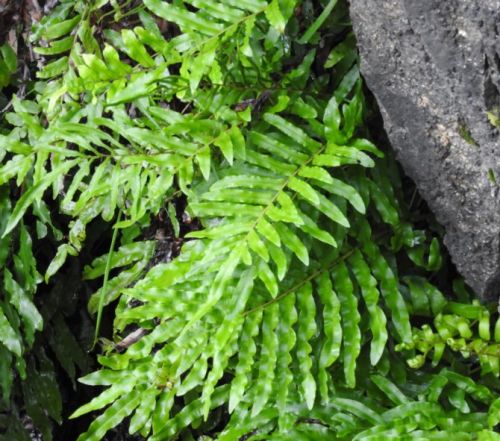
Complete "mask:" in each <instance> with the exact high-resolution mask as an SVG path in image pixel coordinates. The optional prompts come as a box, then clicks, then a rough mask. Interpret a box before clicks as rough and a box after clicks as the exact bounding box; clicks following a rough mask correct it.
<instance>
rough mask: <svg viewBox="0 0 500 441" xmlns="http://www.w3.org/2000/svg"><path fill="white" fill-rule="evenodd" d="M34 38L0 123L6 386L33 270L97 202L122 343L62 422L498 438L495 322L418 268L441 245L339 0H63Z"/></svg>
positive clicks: (98, 300)
mask: <svg viewBox="0 0 500 441" xmlns="http://www.w3.org/2000/svg"><path fill="white" fill-rule="evenodd" d="M31 39H32V42H33V43H34V45H35V46H36V47H35V48H34V51H35V53H36V54H38V55H37V58H38V60H39V66H42V67H41V68H40V69H39V70H38V71H37V80H36V81H35V82H33V84H32V85H31V89H30V90H29V94H28V96H26V97H19V96H16V95H14V96H12V99H11V102H10V110H9V112H7V113H6V114H5V121H4V125H3V127H4V128H3V131H2V135H0V160H1V168H0V185H2V186H1V187H0V232H1V233H2V239H1V240H0V263H1V264H2V267H3V269H2V270H1V271H2V272H1V275H2V278H3V290H4V291H3V292H4V294H3V297H2V303H1V304H0V377H1V378H0V380H1V383H0V386H1V388H2V392H3V396H4V401H6V402H7V401H8V400H9V399H10V398H9V396H10V393H11V387H12V381H14V379H15V377H17V376H20V377H21V378H24V380H22V381H25V382H26V381H27V382H29V378H30V376H32V377H33V376H35V377H36V375H39V374H37V372H38V371H37V369H36V367H35V366H34V365H29V366H28V368H27V367H26V362H25V360H26V357H27V356H28V354H29V353H30V348H31V347H32V345H33V341H34V335H35V333H36V331H39V330H41V329H42V326H43V323H42V322H43V321H46V320H45V315H43V314H42V315H43V317H42V315H41V314H40V313H39V312H38V309H37V308H36V307H35V301H36V295H35V293H36V291H37V286H40V285H41V284H43V283H47V282H49V280H50V279H51V278H53V277H58V276H59V274H61V273H63V272H64V271H65V269H64V268H65V267H66V266H65V265H66V264H67V262H68V259H69V256H78V255H79V254H80V253H81V252H82V250H83V249H85V246H86V242H87V240H88V238H87V231H88V229H89V226H90V225H91V224H92V223H95V222H98V221H99V222H101V224H103V223H104V224H106V223H107V225H108V231H110V234H109V235H108V236H107V240H108V241H109V242H108V244H107V245H106V246H107V248H108V249H109V252H108V253H107V254H105V255H102V256H100V257H97V258H95V260H93V261H92V263H91V264H89V265H88V266H86V267H85V269H84V270H83V273H82V274H81V275H80V276H81V278H82V279H83V280H88V281H92V280H96V281H98V282H99V283H98V284H97V285H94V286H99V285H100V288H98V289H97V290H96V292H95V293H94V294H93V295H92V296H91V297H90V301H89V311H90V312H91V313H92V314H95V316H96V321H97V333H98V332H99V324H100V322H101V316H102V311H103V308H105V307H106V306H108V305H112V306H113V307H114V308H115V312H114V324H113V329H114V338H115V343H111V344H109V345H108V346H107V348H106V350H105V351H103V352H102V355H101V356H99V358H98V361H99V363H100V365H101V368H100V369H99V370H97V371H95V372H92V373H90V374H88V375H86V376H84V377H83V378H81V379H80V381H81V382H82V383H84V384H87V385H92V386H101V387H104V389H102V390H101V393H100V394H98V395H97V396H96V397H95V398H94V399H92V400H91V401H90V402H88V403H87V404H84V405H83V406H81V407H80V408H79V409H77V410H76V411H75V412H74V413H73V414H72V415H71V418H76V417H79V416H81V415H84V414H87V413H89V412H94V415H95V418H94V420H93V422H92V423H91V424H90V427H89V428H88V430H87V431H86V432H85V433H83V434H81V435H80V437H79V438H78V440H79V441H98V440H101V439H104V437H105V436H106V433H107V432H108V431H110V430H112V429H113V428H114V427H116V426H117V425H119V424H120V423H122V422H123V421H124V420H126V422H127V424H128V427H129V431H130V433H131V434H135V433H138V434H140V435H142V437H144V438H146V439H148V440H149V441H161V440H173V439H186V440H193V439H195V437H198V436H201V435H202V434H203V433H210V434H211V436H214V437H216V438H217V439H220V440H239V439H242V440H263V439H266V440H267V439H275V440H302V439H304V440H306V439H314V440H319V439H325V440H336V439H338V440H352V439H354V440H389V439H398V440H400V439H419V440H423V439H425V440H431V439H445V438H448V437H449V436H453V437H455V438H454V439H457V440H462V439H463V440H469V439H471V440H472V439H482V440H497V439H500V437H499V436H498V435H497V434H496V433H495V431H494V429H495V426H496V425H497V423H498V422H499V421H500V401H499V400H498V399H497V395H498V391H499V390H500V383H499V381H498V379H497V377H498V375H499V353H500V349H499V348H500V346H499V345H500V343H499V342H500V322H499V321H498V320H497V315H493V313H494V311H492V310H491V309H489V308H488V307H487V306H482V305H480V304H478V303H469V301H468V298H467V297H466V296H467V294H466V293H465V291H464V289H463V288H460V286H458V284H457V286H456V290H455V292H456V296H457V297H456V298H455V299H454V300H453V299H451V298H450V295H451V294H450V295H448V294H447V296H444V295H443V294H442V293H441V292H440V291H439V289H438V288H436V286H434V285H433V284H432V283H431V282H430V281H429V280H430V279H429V277H430V276H431V275H432V274H434V273H435V272H436V271H437V270H438V269H439V268H440V266H441V260H442V259H441V255H440V250H439V240H438V239H437V238H432V237H431V236H430V235H429V234H428V233H426V232H425V231H422V230H418V229H416V228H414V227H413V226H412V223H411V215H410V210H409V209H408V206H407V205H406V204H405V202H404V200H405V198H404V196H403V194H404V188H403V187H402V184H401V181H400V178H399V175H398V169H397V167H396V166H395V164H394V162H393V159H392V158H391V156H390V152H388V151H385V150H383V149H381V148H378V147H377V146H376V145H375V144H374V143H372V142H371V141H370V140H369V138H370V136H369V133H368V131H367V129H366V123H365V114H366V107H367V105H366V101H365V95H364V90H363V84H362V79H361V78H360V74H359V69H358V58H357V53H356V50H355V39H354V36H353V34H352V31H351V29H350V24H349V14H348V8H347V5H346V3H345V2H344V1H340V0H339V1H336V0H329V1H312V0H304V1H298V0H271V1H269V2H266V1H264V0H237V1H236V0H219V1H216V0H176V1H171V2H170V1H165V0H142V1H132V0H127V1H117V0H93V1H87V0H60V1H59V2H58V4H57V6H56V7H55V8H54V9H53V10H52V11H51V12H50V14H48V15H47V16H45V17H44V18H43V19H42V20H41V21H40V23H38V24H37V25H36V26H35V27H34V29H33V31H32V35H31ZM2 53H4V54H6V55H8V56H10V59H11V61H12V53H11V52H9V51H8V50H7V49H6V50H5V51H3V52H2ZM0 61H1V60H0ZM2 62H3V61H2ZM14 62H15V57H14ZM4 64H5V63H4ZM6 65H7V64H6ZM11 65H12V63H10V64H9V66H10V67H12V66H11ZM9 72H11V73H12V72H15V68H14V69H12V68H11V69H10V71H9ZM2 84H3V83H2ZM6 84H8V80H7V83H6ZM6 84H4V86H5V85H6ZM56 212H57V214H56ZM54 216H56V217H58V219H61V218H64V219H66V220H67V224H66V226H61V225H62V224H61V223H60V222H58V223H56V222H53V218H54ZM181 217H182V219H181ZM99 219H101V220H99ZM158 219H161V220H162V222H163V225H164V226H162V227H161V228H160V227H158V222H159V221H158ZM188 224H189V225H190V228H186V225H188ZM155 226H156V228H157V234H156V238H155V237H152V236H151V234H149V233H148V231H151V229H152V228H153V227H155ZM148 234H149V235H148ZM49 236H50V237H51V238H52V240H54V241H55V242H56V243H57V244H58V249H57V252H56V253H55V257H54V258H53V260H52V261H51V262H50V264H45V263H44V262H37V260H36V258H35V257H34V252H33V250H32V246H31V244H32V238H33V240H37V241H40V240H44V238H46V237H49ZM165 241H172V242H174V241H175V242H176V243H177V244H178V245H182V246H177V248H176V249H174V250H173V251H171V254H172V257H173V258H170V257H168V256H167V257H168V258H161V256H160V257H158V256H159V252H158V248H160V247H161V244H162V243H163V242H165ZM167 254H168V253H167ZM37 269H38V271H43V272H44V276H41V275H40V274H39V273H38V271H37ZM109 307H111V306H109ZM495 320H496V326H495V329H494V330H493V332H491V329H490V328H492V323H493V322H494V321H495ZM63 323H64V322H63ZM64 326H66V328H67V325H64ZM415 327H417V328H418V327H420V328H419V329H417V328H415ZM66 328H64V327H62V328H61V327H59V328H57V329H63V330H64V329H66ZM61 332H63V331H61ZM64 332H66V331H64ZM56 333H57V332H56ZM64 335H66V334H64ZM131 336H132V337H131ZM65 338H66V337H65ZM71 338H72V337H71V333H70V332H68V333H67V338H66V340H68V339H69V340H68V341H74V338H73V340H71ZM123 339H125V340H123ZM54 351H55V353H56V355H57V348H56V349H54ZM40 357H41V358H40ZM44 357H45V356H39V358H37V360H42V361H43V360H44ZM82 357H83V358H84V355H83V353H82V354H81V356H79V360H80V361H79V362H77V361H75V362H72V363H74V364H77V365H79V366H83V365H84V361H83V358H82ZM428 359H429V360H428ZM37 363H38V366H39V368H38V369H41V368H40V366H44V365H43V363H42V362H40V361H39V362H37ZM63 367H64V368H65V369H66V370H67V371H68V374H70V376H71V375H73V376H74V374H75V368H74V366H73V364H71V366H69V367H68V366H66V365H64V366H63ZM479 369H480V372H478V370H479ZM39 377H40V378H42V376H41V375H39ZM36 378H38V377H36ZM32 383H33V382H32ZM33 387H34V388H35V386H33ZM35 389H36V388H35ZM35 389H33V390H35ZM36 393H37V392H36V390H35V391H34V392H33V394H35V396H36ZM42 395H43V393H42ZM27 399H28V398H27V395H26V394H25V400H27ZM49 401H50V400H49ZM41 404H43V401H38V405H41ZM49 405H50V402H49V403H48V404H47V406H49ZM35 407H36V404H35ZM31 408H33V406H31ZM31 408H30V407H29V406H27V407H26V411H27V412H28V414H29V415H30V416H31V418H33V420H34V421H35V423H37V424H42V423H39V422H40V421H42V422H43V421H46V419H53V420H55V421H58V420H59V418H60V414H61V409H60V404H59V408H57V409H53V406H52V407H50V408H47V414H46V415H38V416H36V415H35V416H32V415H31V413H30V412H32V410H31V411H30V409H31ZM1 410H2V409H0V411H1ZM42 413H43V412H42ZM58 415H59V416H58ZM44 418H45V419H44ZM43 424H44V428H42V430H43V433H44V436H45V438H46V439H47V440H49V439H51V435H50V425H49V426H47V425H46V423H43ZM1 426H2V421H1V420H0V427H1ZM179 437H180V438H179ZM19 439H21V438H19ZM22 439H24V438H22ZM196 439H201V438H196ZM204 439H205V438H204ZM210 439H212V438H210Z"/></svg>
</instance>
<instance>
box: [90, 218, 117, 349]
mask: <svg viewBox="0 0 500 441" xmlns="http://www.w3.org/2000/svg"><path fill="white" fill-rule="evenodd" d="M121 215H122V212H121V211H118V217H117V219H116V224H118V223H119V222H120V220H121ZM116 224H115V225H116ZM117 237H118V228H116V227H114V228H113V236H112V237H111V245H110V247H109V253H108V258H107V259H106V266H105V268H104V281H103V283H102V288H101V293H100V295H99V306H98V308H97V320H96V325H95V334H94V342H93V344H92V349H93V348H94V347H95V344H96V343H97V338H98V336H99V330H100V328H101V320H102V310H103V308H104V299H105V297H106V290H107V287H108V279H109V272H110V270H111V259H112V258H113V251H114V249H115V244H116V238H117Z"/></svg>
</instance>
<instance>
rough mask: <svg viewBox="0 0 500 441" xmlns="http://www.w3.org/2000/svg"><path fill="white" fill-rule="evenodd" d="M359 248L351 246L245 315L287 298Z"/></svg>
mask: <svg viewBox="0 0 500 441" xmlns="http://www.w3.org/2000/svg"><path fill="white" fill-rule="evenodd" d="M357 249H358V247H355V248H351V249H350V250H349V251H347V252H346V253H344V254H343V255H342V256H340V257H339V258H337V259H335V260H334V261H333V262H332V263H331V264H330V265H328V266H326V267H323V268H320V269H319V270H317V271H315V272H314V273H312V274H310V275H309V276H307V277H306V278H305V279H303V280H301V281H300V282H299V283H297V284H296V285H294V286H292V287H291V288H289V289H287V290H286V291H284V292H282V293H281V294H278V295H277V296H276V297H275V298H274V299H271V300H269V301H267V302H265V303H262V304H260V305H258V306H255V307H254V308H252V309H249V310H248V311H244V312H243V317H246V316H247V315H249V314H252V313H253V312H256V311H259V310H260V309H264V308H267V307H268V306H270V305H272V304H274V303H276V302H279V301H280V300H281V299H283V298H285V297H286V296H287V295H288V294H291V293H293V292H295V291H297V289H299V288H300V287H301V286H303V285H305V284H306V283H308V282H310V281H311V280H314V279H315V278H316V277H319V276H320V275H321V274H323V273H324V272H325V271H330V270H331V269H332V268H334V267H335V266H336V265H338V264H339V263H340V262H343V261H344V260H346V259H348V258H349V257H350V256H351V255H352V254H353V253H354V252H355V251H356V250H357Z"/></svg>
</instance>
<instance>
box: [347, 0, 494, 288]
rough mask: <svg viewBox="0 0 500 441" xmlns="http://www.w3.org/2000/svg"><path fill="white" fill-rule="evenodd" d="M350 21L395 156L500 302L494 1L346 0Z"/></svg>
mask: <svg viewBox="0 0 500 441" xmlns="http://www.w3.org/2000/svg"><path fill="white" fill-rule="evenodd" d="M351 18H352V21H353V25H354V31H355V33H356V36H357V39H358V46H359V50H360V53H361V70H362V73H363V75H364V78H365V80H366V83H367V85H368V87H369V89H370V90H371V91H372V93H373V94H374V95H375V97H376V99H377V101H378V104H379V107H380V109H381V112H382V117H383V119H384V126H385V129H386V131H387V134H388V136H389V140H390V141H391V144H392V146H393V148H394V150H395V151H396V155H397V157H398V160H399V161H400V162H401V164H402V165H403V168H404V169H405V171H406V173H407V174H408V175H409V176H410V177H412V178H413V179H414V181H415V182H416V183H417V186H418V188H419V190H420V192H421V194H422V195H423V197H424V198H425V199H426V201H427V203H428V204H429V206H430V208H431V209H432V210H433V212H434V213H435V215H436V217H437V219H438V221H439V222H440V223H441V224H442V225H443V226H444V227H445V229H446V235H445V244H446V246H447V247H448V250H449V251H450V254H451V256H452V259H453V260H454V262H455V264H456V266H457V268H458V270H459V271H460V272H461V273H462V274H463V276H464V277H465V279H466V281H467V282H468V284H469V285H470V286H471V287H472V288H473V289H474V290H475V291H476V293H477V294H478V295H479V296H480V297H482V298H498V297H499V296H500V132H499V131H500V127H496V126H497V125H499V126H500V118H498V117H499V116H500V92H499V90H500V0H351ZM495 179H496V183H495V182H494V181H495Z"/></svg>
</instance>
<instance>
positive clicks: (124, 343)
mask: <svg viewBox="0 0 500 441" xmlns="http://www.w3.org/2000/svg"><path fill="white" fill-rule="evenodd" d="M147 334H148V331H147V330H146V329H144V328H138V329H136V330H135V331H133V332H131V333H130V334H129V335H127V336H126V337H125V338H124V339H123V340H120V341H119V342H118V343H116V345H115V348H116V349H117V350H119V351H123V350H125V349H127V348H128V347H129V346H132V345H133V344H134V343H136V342H138V341H139V340H140V339H141V338H142V337H144V336H145V335H147Z"/></svg>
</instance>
